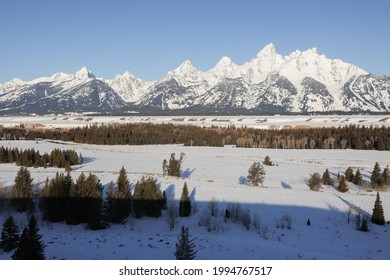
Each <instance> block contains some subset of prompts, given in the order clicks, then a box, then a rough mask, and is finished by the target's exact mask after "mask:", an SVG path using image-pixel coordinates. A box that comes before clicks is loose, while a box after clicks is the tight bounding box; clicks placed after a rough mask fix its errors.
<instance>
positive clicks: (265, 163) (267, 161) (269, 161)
mask: <svg viewBox="0 0 390 280" xmlns="http://www.w3.org/2000/svg"><path fill="white" fill-rule="evenodd" d="M264 165H268V166H272V165H274V164H273V163H272V161H271V158H270V157H269V156H266V157H265V158H264Z"/></svg>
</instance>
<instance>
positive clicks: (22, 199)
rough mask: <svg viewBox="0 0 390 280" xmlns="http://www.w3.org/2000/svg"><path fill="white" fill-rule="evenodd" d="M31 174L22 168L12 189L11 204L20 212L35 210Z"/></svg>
mask: <svg viewBox="0 0 390 280" xmlns="http://www.w3.org/2000/svg"><path fill="white" fill-rule="evenodd" d="M32 181H33V179H32V178H31V173H30V171H28V170H27V168H26V167H23V166H22V167H21V168H20V169H19V171H18V173H17V175H16V178H15V182H14V185H13V186H12V189H11V203H12V205H13V206H14V207H15V209H16V211H18V212H26V211H30V210H32V209H33V208H34V203H33V189H32Z"/></svg>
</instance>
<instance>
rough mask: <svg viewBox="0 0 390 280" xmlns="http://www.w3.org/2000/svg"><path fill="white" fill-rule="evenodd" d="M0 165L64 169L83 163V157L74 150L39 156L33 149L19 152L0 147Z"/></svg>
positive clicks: (58, 150)
mask: <svg viewBox="0 0 390 280" xmlns="http://www.w3.org/2000/svg"><path fill="white" fill-rule="evenodd" d="M0 163H16V164H17V165H19V166H25V167H58V168H65V167H70V166H72V165H76V164H82V163H83V156H82V155H81V154H80V155H78V154H77V153H76V152H75V151H74V150H61V149H54V150H52V151H51V152H50V154H48V153H44V154H43V155H41V154H40V153H39V151H36V150H35V149H34V148H31V149H25V150H22V149H21V150H19V149H18V148H8V147H0Z"/></svg>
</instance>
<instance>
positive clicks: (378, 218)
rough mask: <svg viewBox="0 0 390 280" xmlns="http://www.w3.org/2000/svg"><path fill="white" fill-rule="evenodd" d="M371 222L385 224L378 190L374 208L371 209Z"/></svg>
mask: <svg viewBox="0 0 390 280" xmlns="http://www.w3.org/2000/svg"><path fill="white" fill-rule="evenodd" d="M371 222H373V223H374V224H377V225H384V224H385V216H384V213H383V207H382V201H381V199H380V196H379V192H377V193H376V200H375V205H374V209H373V210H372V217H371Z"/></svg>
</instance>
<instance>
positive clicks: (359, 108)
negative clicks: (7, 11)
mask: <svg viewBox="0 0 390 280" xmlns="http://www.w3.org/2000/svg"><path fill="white" fill-rule="evenodd" d="M129 110H130V111H136V112H139V113H144V112H163V111H167V112H172V113H175V112H180V113H197V112H202V113H204V114H207V113H215V112H224V113H231V114H234V113H245V112H251V113H283V112H293V113H310V112H336V111H341V112H351V113H358V112H389V111H390V77H387V76H376V75H372V74H369V73H367V72H366V71H364V70H362V69H360V68H359V67H357V66H355V65H352V64H348V63H345V62H343V61H341V60H338V59H334V60H332V59H328V58H326V57H325V56H324V55H321V54H318V52H317V50H316V49H315V48H313V49H309V50H307V51H303V52H301V51H295V52H293V53H291V54H290V55H288V56H284V57H283V56H281V55H280V54H278V53H277V52H276V50H275V46H274V45H273V44H269V45H267V46H266V47H265V48H263V49H262V50H261V51H260V52H259V53H258V54H257V55H256V56H255V57H254V58H253V59H251V60H250V61H249V62H247V63H244V64H243V65H236V64H234V63H233V62H232V61H231V59H229V58H227V57H223V58H222V59H221V60H220V61H219V62H218V63H217V64H216V65H215V67H214V68H212V69H210V70H209V71H206V72H202V71H199V70H198V69H196V68H195V67H194V66H193V65H192V64H191V62H190V61H188V60H187V61H185V62H184V63H183V64H182V65H180V66H179V67H178V68H177V69H175V70H173V71H170V72H168V74H167V75H166V76H165V77H163V78H162V79H160V80H158V81H154V82H145V81H142V80H141V79H138V78H136V77H134V76H133V75H132V74H131V73H130V72H125V73H124V74H122V75H117V76H116V77H115V78H113V79H111V80H104V79H99V78H96V77H95V76H94V75H93V74H92V73H91V72H90V71H89V70H88V69H87V68H82V69H80V70H79V71H78V72H76V73H75V74H64V73H56V74H54V75H52V76H51V77H44V78H39V79H35V80H33V81H28V82H24V81H21V80H19V79H13V80H12V81H9V82H6V83H4V84H1V85H0V114H2V115H5V114H32V113H35V114H51V113H52V114H57V113H71V112H78V113H81V112H84V113H85V112H94V113H124V112H127V111H129Z"/></svg>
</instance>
